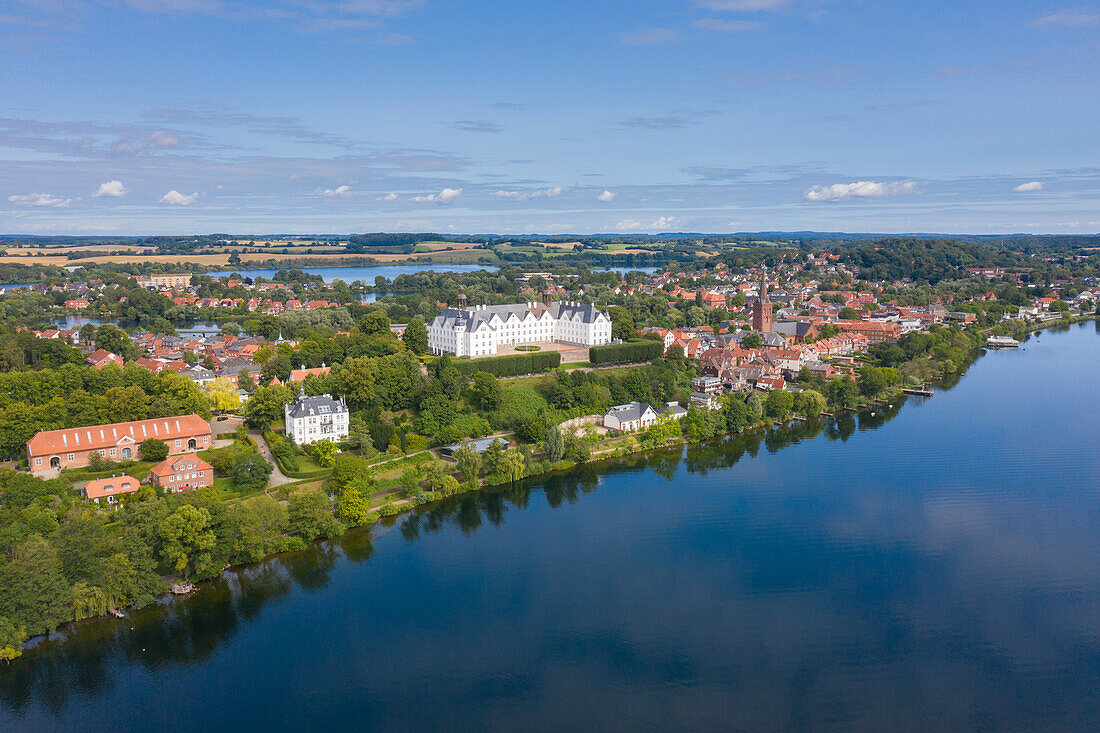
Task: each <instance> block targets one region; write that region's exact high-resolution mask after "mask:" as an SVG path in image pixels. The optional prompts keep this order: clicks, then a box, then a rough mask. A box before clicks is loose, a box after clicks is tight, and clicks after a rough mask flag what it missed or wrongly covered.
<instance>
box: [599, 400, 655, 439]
mask: <svg viewBox="0 0 1100 733" xmlns="http://www.w3.org/2000/svg"><path fill="white" fill-rule="evenodd" d="M655 422H657V411H656V410H654V409H653V408H652V407H650V406H649V405H647V404H646V403H645V402H628V403H626V404H625V405H615V406H614V407H612V408H611V409H610V410H608V411H607V413H606V414H604V416H603V426H604V427H605V428H607V429H608V430H621V431H622V432H624V433H631V432H634V431H635V430H644V429H646V428H648V427H649V426H650V425H652V424H653V423H655Z"/></svg>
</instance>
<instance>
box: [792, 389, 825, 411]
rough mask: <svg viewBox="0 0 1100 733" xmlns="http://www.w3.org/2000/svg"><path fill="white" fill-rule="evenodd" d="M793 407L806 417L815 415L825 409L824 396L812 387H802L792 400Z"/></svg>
mask: <svg viewBox="0 0 1100 733" xmlns="http://www.w3.org/2000/svg"><path fill="white" fill-rule="evenodd" d="M794 406H795V409H796V410H798V411H799V412H801V413H802V414H803V415H806V416H807V417H817V416H818V415H820V414H821V413H822V412H824V411H825V407H826V406H827V403H826V402H825V396H824V395H823V394H821V393H820V392H818V391H817V390H813V389H804V390H802V391H801V392H799V393H798V395H797V396H796V397H795V400H794Z"/></svg>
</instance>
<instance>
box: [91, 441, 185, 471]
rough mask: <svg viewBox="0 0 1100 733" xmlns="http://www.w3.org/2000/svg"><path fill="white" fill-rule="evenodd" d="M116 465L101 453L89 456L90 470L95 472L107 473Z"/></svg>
mask: <svg viewBox="0 0 1100 733" xmlns="http://www.w3.org/2000/svg"><path fill="white" fill-rule="evenodd" d="M165 450H167V446H165ZM114 465H115V463H114V461H112V460H109V459H107V458H104V457H103V456H101V455H100V454H99V453H92V454H91V455H89V456H88V468H90V469H91V470H93V471H97V472H98V471H106V470H108V469H109V468H112V467H113V466H114Z"/></svg>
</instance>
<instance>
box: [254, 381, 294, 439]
mask: <svg viewBox="0 0 1100 733" xmlns="http://www.w3.org/2000/svg"><path fill="white" fill-rule="evenodd" d="M288 401H289V395H288V394H287V390H286V388H285V387H280V386H277V385H275V386H272V385H268V386H266V387H257V388H256V391H255V392H254V393H253V394H252V396H251V397H249V398H248V402H246V403H244V415H245V418H246V419H247V420H248V424H249V425H251V426H252V427H254V428H260V429H261V430H265V429H267V427H268V426H269V425H271V423H273V422H275V421H276V420H279V419H281V418H282V417H283V407H284V406H285V405H286V404H287V402H288Z"/></svg>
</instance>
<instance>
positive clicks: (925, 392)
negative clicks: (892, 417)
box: [901, 384, 936, 397]
mask: <svg viewBox="0 0 1100 733" xmlns="http://www.w3.org/2000/svg"><path fill="white" fill-rule="evenodd" d="M901 391H902V392H903V393H904V394H912V395H917V396H919V397H931V396H932V395H934V394H936V391H935V390H934V389H932V388H931V387H929V386H928V385H927V384H918V385H917V386H916V387H902V388H901Z"/></svg>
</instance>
